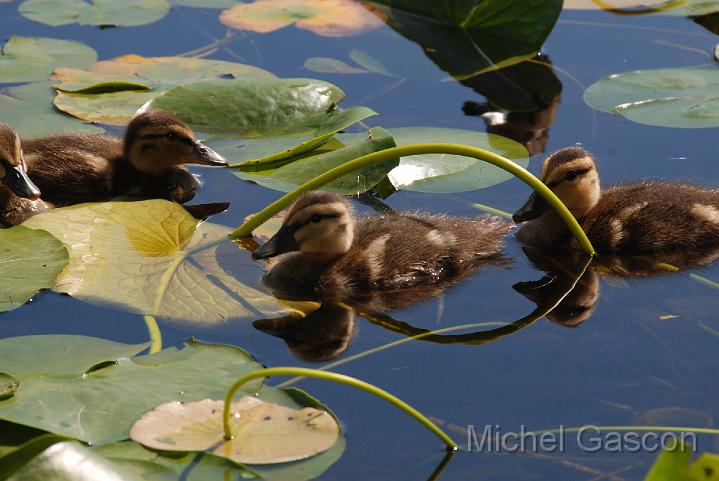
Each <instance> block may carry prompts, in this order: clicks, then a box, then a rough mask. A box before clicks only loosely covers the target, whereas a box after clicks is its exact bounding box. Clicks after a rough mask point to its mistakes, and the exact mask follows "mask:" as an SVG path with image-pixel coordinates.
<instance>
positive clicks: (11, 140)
mask: <svg viewBox="0 0 719 481" xmlns="http://www.w3.org/2000/svg"><path fill="white" fill-rule="evenodd" d="M39 199H40V189H38V188H37V186H36V185H35V184H34V183H33V182H32V180H30V178H29V177H28V175H27V166H26V164H25V159H24V156H23V151H22V146H21V143H20V137H18V135H17V134H16V133H15V131H14V130H12V129H11V128H10V127H9V126H7V125H5V124H0V223H2V225H5V226H12V225H16V224H19V223H21V222H22V221H23V220H25V219H26V218H27V217H30V216H31V215H33V214H36V213H38V212H41V211H43V210H46V209H47V208H48V206H47V205H46V204H45V203H44V202H43V201H41V200H39Z"/></svg>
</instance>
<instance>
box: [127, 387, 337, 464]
mask: <svg viewBox="0 0 719 481" xmlns="http://www.w3.org/2000/svg"><path fill="white" fill-rule="evenodd" d="M224 404H225V403H224V402H223V401H215V400H211V399H203V400H201V401H195V402H190V403H178V402H169V403H165V404H162V405H160V406H158V407H157V408H155V409H154V410H152V411H150V412H149V413H146V414H145V415H144V416H142V417H141V418H140V419H139V420H138V421H137V422H136V423H135V424H134V425H133V427H132V429H131V430H130V438H131V439H132V440H133V441H136V442H138V443H141V444H143V445H144V446H146V447H148V448H152V449H159V450H162V451H209V450H212V452H213V453H214V454H216V455H218V456H222V457H225V458H229V459H231V460H233V461H235V462H237V463H243V464H276V463H286V462H290V461H297V460H300V459H305V458H309V457H311V456H315V455H317V454H320V453H322V452H324V451H327V450H328V449H330V448H331V447H332V446H334V445H335V443H336V442H337V440H338V439H339V432H340V429H339V426H338V424H337V421H336V420H335V419H334V418H333V417H332V415H331V414H329V413H328V412H327V411H323V410H319V409H315V408H311V407H306V408H303V409H300V410H297V409H292V408H288V407H285V406H281V405H279V404H273V403H269V402H266V401H262V400H260V399H257V398H255V397H251V396H244V397H242V398H241V399H240V400H239V401H237V402H235V403H233V404H232V411H231V425H232V433H233V439H231V440H229V441H228V440H225V439H224V431H223V425H222V414H223V408H224Z"/></svg>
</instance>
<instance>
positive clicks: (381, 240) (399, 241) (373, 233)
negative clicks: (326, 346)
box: [253, 192, 511, 299]
mask: <svg viewBox="0 0 719 481" xmlns="http://www.w3.org/2000/svg"><path fill="white" fill-rule="evenodd" d="M510 228H511V225H510V224H509V223H507V222H505V221H503V220H502V219H501V218H499V217H492V216H485V217H481V218H478V219H465V218H457V217H449V216H443V215H431V214H425V213H391V214H386V215H382V216H367V217H360V218H359V219H356V218H355V216H354V212H353V210H352V208H351V206H350V204H349V202H348V200H347V199H346V198H344V197H342V196H340V195H338V194H335V193H330V192H311V193H307V194H304V195H303V196H301V197H300V198H299V199H297V200H296V201H295V203H294V204H293V205H292V206H291V207H290V209H289V210H288V212H287V215H286V216H285V219H284V221H283V223H282V227H281V228H280V230H279V231H278V232H277V234H275V235H274V236H273V237H272V238H271V239H270V240H268V241H267V243H265V244H264V245H263V246H262V247H260V248H259V249H257V250H256V251H255V252H254V253H253V258H255V259H268V258H271V257H274V256H277V255H280V254H286V255H285V256H283V257H282V258H280V259H279V260H278V262H276V263H275V264H274V266H271V267H270V270H269V271H268V272H267V274H266V275H265V276H264V279H263V280H264V282H265V284H266V285H267V286H268V287H270V288H271V289H273V290H275V291H284V292H286V291H288V290H291V289H292V287H296V288H298V289H303V288H308V289H310V290H313V291H314V293H315V294H318V295H320V296H321V297H323V298H339V299H344V298H350V297H352V296H355V295H362V294H366V293H368V292H372V291H377V290H381V291H384V292H387V291H398V292H399V291H401V290H403V289H410V288H421V287H422V286H428V285H434V284H439V283H442V282H447V281H451V280H453V279H457V278H461V277H462V276H463V275H466V274H467V273H469V272H471V271H472V270H474V269H475V268H476V267H478V266H479V265H480V264H481V263H482V262H483V261H484V262H491V261H494V260H497V259H498V258H500V257H502V241H503V238H504V236H505V235H506V233H507V232H508V231H509V229H510ZM288 286H289V287H290V289H287V287H288Z"/></svg>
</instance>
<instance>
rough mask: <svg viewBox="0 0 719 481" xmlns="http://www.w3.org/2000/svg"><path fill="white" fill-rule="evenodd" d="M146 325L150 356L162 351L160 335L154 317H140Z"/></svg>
mask: <svg viewBox="0 0 719 481" xmlns="http://www.w3.org/2000/svg"><path fill="white" fill-rule="evenodd" d="M142 319H143V320H144V321H145V325H147V332H148V333H149V334H150V354H155V353H156V352H160V351H162V333H161V332H160V326H158V325H157V319H155V317H154V316H142Z"/></svg>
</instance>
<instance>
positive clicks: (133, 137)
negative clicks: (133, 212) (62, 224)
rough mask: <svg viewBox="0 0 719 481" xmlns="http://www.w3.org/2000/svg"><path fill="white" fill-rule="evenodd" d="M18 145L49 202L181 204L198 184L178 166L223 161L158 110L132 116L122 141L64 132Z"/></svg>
mask: <svg viewBox="0 0 719 481" xmlns="http://www.w3.org/2000/svg"><path fill="white" fill-rule="evenodd" d="M22 147H23V150H24V152H25V160H26V162H27V166H28V174H29V176H30V178H31V179H32V180H33V182H34V183H35V184H36V185H37V186H38V187H39V188H40V190H41V191H42V199H43V200H44V201H45V202H47V203H48V204H51V205H70V204H77V203H81V202H88V201H96V200H106V199H109V198H112V197H116V196H137V197H144V198H163V199H169V200H174V201H177V202H186V201H188V200H190V199H192V198H193V197H194V195H195V191H196V190H197V188H198V187H199V186H200V182H199V180H198V179H197V178H196V177H195V176H193V175H192V174H190V173H189V172H188V171H187V170H186V169H185V167H183V166H182V164H190V163H194V164H203V165H215V166H225V165H227V161H226V160H225V159H224V158H223V157H222V156H220V155H219V154H217V153H216V152H214V151H213V150H212V149H210V148H209V147H206V146H205V145H203V144H202V143H201V142H199V141H198V140H196V139H195V135H194V134H193V132H192V130H190V128H189V127H188V126H187V125H186V124H185V123H184V122H182V121H181V120H180V119H178V118H177V117H175V116H174V115H172V114H171V113H169V112H164V111H160V110H156V111H148V112H144V113H140V114H138V115H136V116H135V117H134V118H133V119H132V120H131V121H130V123H129V124H128V126H127V129H126V130H125V136H124V139H121V138H118V137H114V136H109V135H102V134H65V135H56V136H50V137H43V138H38V139H29V140H27V139H23V142H22Z"/></svg>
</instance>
